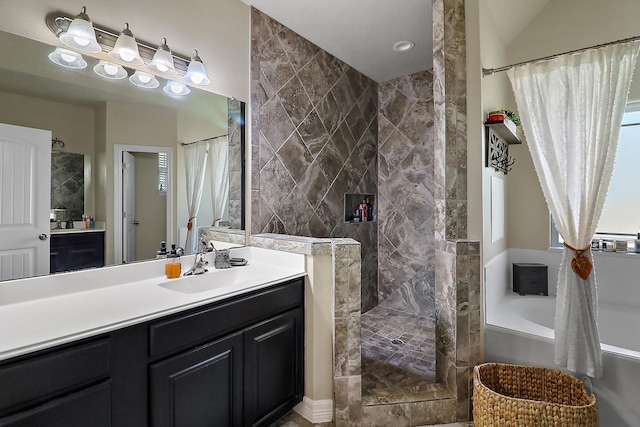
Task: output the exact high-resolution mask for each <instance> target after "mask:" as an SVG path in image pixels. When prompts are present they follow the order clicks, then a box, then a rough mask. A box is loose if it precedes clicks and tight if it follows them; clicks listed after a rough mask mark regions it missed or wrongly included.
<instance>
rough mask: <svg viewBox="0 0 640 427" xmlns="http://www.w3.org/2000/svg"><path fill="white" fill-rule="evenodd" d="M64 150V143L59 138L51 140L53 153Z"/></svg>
mask: <svg viewBox="0 0 640 427" xmlns="http://www.w3.org/2000/svg"><path fill="white" fill-rule="evenodd" d="M63 148H64V141H62V140H61V139H58V138H53V139H52V140H51V151H62V149H63Z"/></svg>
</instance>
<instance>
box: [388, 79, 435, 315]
mask: <svg viewBox="0 0 640 427" xmlns="http://www.w3.org/2000/svg"><path fill="white" fill-rule="evenodd" d="M378 102H379V114H378V129H379V131H378V132H379V135H378V138H379V139H378V147H379V148H378V150H379V152H378V174H379V175H378V190H379V205H378V212H379V218H380V219H379V228H378V240H379V245H378V248H379V252H378V262H379V270H378V274H379V277H380V280H379V284H378V299H379V302H380V304H384V305H385V306H388V307H390V308H396V309H399V310H401V311H402V312H406V313H409V314H413V315H419V316H425V317H431V318H433V317H434V308H435V302H434V289H435V261H434V259H435V245H434V239H435V235H434V224H433V215H434V199H433V185H434V182H433V76H432V74H431V72H430V71H422V72H420V73H416V74H413V75H410V76H405V77H400V78H397V79H394V80H391V81H389V82H385V83H382V84H380V89H379V95H378ZM383 301H384V303H383Z"/></svg>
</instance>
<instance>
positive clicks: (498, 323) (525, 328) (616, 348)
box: [485, 294, 640, 427]
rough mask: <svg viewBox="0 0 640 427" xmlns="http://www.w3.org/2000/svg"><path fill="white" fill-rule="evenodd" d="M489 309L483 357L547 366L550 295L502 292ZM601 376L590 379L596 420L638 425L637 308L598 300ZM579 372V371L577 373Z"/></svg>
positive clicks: (621, 426)
mask: <svg viewBox="0 0 640 427" xmlns="http://www.w3.org/2000/svg"><path fill="white" fill-rule="evenodd" d="M494 303H496V305H495V306H494V307H493V308H492V309H489V307H487V311H488V312H490V313H492V314H491V315H490V316H488V320H489V319H490V320H491V321H490V322H489V321H487V324H486V325H485V360H486V361H487V362H503V363H516V364H520V365H535V366H548V367H554V368H557V366H555V365H554V362H553V321H554V317H555V298H554V297H553V296H550V297H543V296H533V295H527V296H520V295H517V294H513V295H508V294H507V295H505V296H504V297H503V298H501V299H499V300H495V301H494ZM598 326H599V332H600V341H601V342H602V351H603V361H604V376H603V378H599V379H594V380H592V383H593V386H594V390H595V394H596V399H597V402H598V411H599V414H600V426H602V427H639V426H640V333H639V329H638V328H640V310H639V309H637V308H633V307H628V306H621V305H612V304H607V303H601V304H600V305H599V312H598ZM578 377H580V376H579V375H578Z"/></svg>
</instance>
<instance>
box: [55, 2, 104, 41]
mask: <svg viewBox="0 0 640 427" xmlns="http://www.w3.org/2000/svg"><path fill="white" fill-rule="evenodd" d="M86 11H87V8H86V7H84V6H82V10H81V11H80V13H79V14H78V15H76V17H75V18H74V20H73V21H72V22H71V24H69V29H67V31H66V32H64V33H62V34H61V35H60V41H61V42H62V43H64V44H66V45H67V46H69V47H72V48H74V49H77V50H79V51H82V52H90V53H97V52H101V51H102V48H101V47H100V45H99V44H98V41H97V40H96V32H95V30H94V29H93V24H92V23H91V19H89V16H87V13H86Z"/></svg>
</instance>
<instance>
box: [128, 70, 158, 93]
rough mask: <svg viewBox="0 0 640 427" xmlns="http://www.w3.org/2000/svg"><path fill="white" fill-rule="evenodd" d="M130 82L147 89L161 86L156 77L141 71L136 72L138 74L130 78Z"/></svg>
mask: <svg viewBox="0 0 640 427" xmlns="http://www.w3.org/2000/svg"><path fill="white" fill-rule="evenodd" d="M129 81H130V82H131V83H133V84H134V85H136V86H139V87H142V88H145V89H155V88H157V87H158V86H160V82H159V81H158V79H156V76H154V75H153V74H149V73H145V72H144V71H140V70H136V72H135V73H133V75H132V76H131V77H129Z"/></svg>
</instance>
